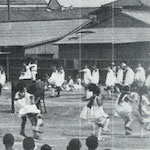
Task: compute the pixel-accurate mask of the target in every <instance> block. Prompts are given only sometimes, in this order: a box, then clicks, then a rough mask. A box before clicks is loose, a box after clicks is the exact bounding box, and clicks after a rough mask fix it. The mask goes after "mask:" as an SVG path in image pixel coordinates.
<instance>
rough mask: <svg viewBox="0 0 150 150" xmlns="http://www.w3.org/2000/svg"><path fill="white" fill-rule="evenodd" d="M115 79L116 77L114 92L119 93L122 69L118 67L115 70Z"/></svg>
mask: <svg viewBox="0 0 150 150" xmlns="http://www.w3.org/2000/svg"><path fill="white" fill-rule="evenodd" d="M117 69H118V70H117V77H116V84H115V88H116V91H117V92H118V93H120V90H121V87H122V82H123V69H122V68H121V67H120V66H118V68H117Z"/></svg>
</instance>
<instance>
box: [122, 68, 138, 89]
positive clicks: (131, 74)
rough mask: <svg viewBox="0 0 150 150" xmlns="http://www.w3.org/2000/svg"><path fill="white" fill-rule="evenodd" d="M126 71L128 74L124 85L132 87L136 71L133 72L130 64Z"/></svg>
mask: <svg viewBox="0 0 150 150" xmlns="http://www.w3.org/2000/svg"><path fill="white" fill-rule="evenodd" d="M125 71H126V75H125V78H124V81H123V86H128V87H130V86H131V85H132V83H133V82H134V75H135V73H134V72H133V70H132V69H131V68H130V67H129V66H126V67H125Z"/></svg>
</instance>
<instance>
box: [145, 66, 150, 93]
mask: <svg viewBox="0 0 150 150" xmlns="http://www.w3.org/2000/svg"><path fill="white" fill-rule="evenodd" d="M148 71H149V75H148V76H147V78H146V80H145V84H144V85H145V86H146V87H147V88H148V90H150V68H148Z"/></svg>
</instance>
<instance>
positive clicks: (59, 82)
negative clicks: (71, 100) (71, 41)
mask: <svg viewBox="0 0 150 150" xmlns="http://www.w3.org/2000/svg"><path fill="white" fill-rule="evenodd" d="M64 81H65V71H64V69H63V67H62V66H60V68H59V71H58V76H57V80H56V87H57V92H58V94H57V97H59V96H60V91H61V87H62V85H63V83H64Z"/></svg>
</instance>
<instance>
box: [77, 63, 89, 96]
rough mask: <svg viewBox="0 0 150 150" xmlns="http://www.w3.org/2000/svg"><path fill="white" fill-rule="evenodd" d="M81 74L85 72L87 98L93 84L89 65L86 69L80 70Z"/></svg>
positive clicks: (84, 81) (84, 80) (84, 82)
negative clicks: (89, 87)
mask: <svg viewBox="0 0 150 150" xmlns="http://www.w3.org/2000/svg"><path fill="white" fill-rule="evenodd" d="M79 72H83V73H84V75H83V84H84V88H85V97H86V95H87V94H88V90H87V88H88V85H89V84H90V83H91V80H92V76H91V70H90V69H89V68H88V66H87V65H85V66H84V69H82V70H80V71H79Z"/></svg>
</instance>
